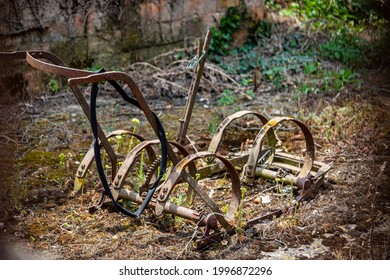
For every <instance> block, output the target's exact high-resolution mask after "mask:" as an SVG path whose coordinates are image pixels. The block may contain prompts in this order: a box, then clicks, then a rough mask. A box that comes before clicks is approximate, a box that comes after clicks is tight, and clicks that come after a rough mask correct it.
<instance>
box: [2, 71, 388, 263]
mask: <svg viewBox="0 0 390 280" xmlns="http://www.w3.org/2000/svg"><path fill="white" fill-rule="evenodd" d="M386 71H387V70H386V69H385V70H382V73H379V74H377V73H374V72H372V73H371V74H370V76H371V78H365V79H364V82H363V86H362V88H361V90H360V91H359V92H348V91H346V92H343V93H342V94H340V95H337V96H317V95H314V96H310V97H305V98H303V99H300V100H296V99H295V98H294V96H293V95H291V94H288V93H284V94H280V93H275V92H268V93H260V94H259V95H258V96H257V97H256V98H255V99H254V100H240V102H238V103H237V104H236V105H233V106H230V107H223V106H222V107H217V106H215V105H212V103H207V104H206V103H205V102H204V100H203V99H199V100H198V105H197V106H196V108H195V110H194V118H193V121H192V123H191V127H190V131H189V137H190V139H191V140H193V141H194V142H195V146H196V147H197V148H198V149H199V150H202V149H205V147H207V143H208V141H210V139H211V134H212V132H211V131H212V130H213V127H212V126H215V124H214V123H217V122H219V121H221V120H222V119H223V117H226V116H227V115H228V114H229V113H232V112H234V111H236V110H238V109H250V110H257V111H260V112H262V113H264V114H266V115H268V116H272V117H273V116H278V115H291V116H295V117H297V118H299V119H301V120H303V121H304V122H305V123H306V124H307V125H308V126H309V128H310V130H311V132H312V134H313V136H314V139H315V143H316V159H317V160H319V161H323V162H325V163H327V164H330V165H331V166H332V169H331V170H330V171H329V173H328V174H327V175H326V180H325V184H324V185H323V186H322V187H321V189H320V190H319V191H318V192H317V193H316V194H315V195H314V196H313V198H311V199H310V200H309V201H307V202H305V203H304V204H303V205H301V206H300V207H299V208H297V209H296V211H295V213H290V214H286V215H283V216H282V217H280V218H278V219H275V220H272V221H269V222H267V223H262V224H259V225H255V226H253V227H250V228H249V229H247V230H245V231H243V232H242V231H240V232H237V234H235V235H233V236H230V237H227V238H226V239H224V240H223V241H222V242H219V243H215V244H214V245H212V246H211V247H209V248H207V249H206V250H201V251H199V250H196V249H195V248H194V247H193V236H194V233H195V232H196V225H195V224H194V223H192V222H189V221H186V220H184V219H179V218H177V217H176V218H175V217H172V216H171V215H165V216H163V217H156V216H155V215H154V213H153V211H150V210H146V211H145V213H144V214H143V215H142V216H141V217H140V218H138V219H132V218H129V217H126V216H124V215H122V214H120V213H118V212H117V211H115V210H114V209H112V207H109V206H107V207H103V208H102V209H100V210H98V211H97V212H95V213H89V212H88V211H86V210H83V209H82V208H81V207H80V204H81V203H80V199H79V198H78V196H77V195H73V194H72V193H73V184H72V179H73V176H74V174H75V172H76V170H77V167H78V163H79V162H80V160H81V158H82V154H83V153H85V152H86V150H87V149H88V147H89V145H90V143H91V141H92V137H91V133H90V128H89V123H88V122H87V120H86V118H85V116H84V115H83V113H82V111H81V108H80V106H79V105H78V103H77V101H76V100H75V98H74V97H73V95H72V93H71V92H69V91H68V90H65V89H64V90H62V91H61V92H59V93H57V94H55V95H43V96H42V97H38V98H35V99H34V100H32V101H30V102H23V103H16V104H13V105H12V106H6V105H2V106H1V107H2V108H1V111H0V112H1V113H0V114H1V124H0V126H1V132H0V141H1V142H0V143H1V149H0V164H1V169H0V172H1V173H0V175H1V192H0V199H1V200H0V207H1V214H0V232H1V235H2V236H1V240H0V249H1V251H0V253H1V254H0V257H1V258H3V259H9V258H11V259H390V216H389V214H390V188H389V183H388V181H389V177H388V175H389V159H390V153H389V151H390V149H389V145H390V138H389V128H390V126H389V120H390V96H389V92H390V84H389V83H388V76H387V74H388V73H386ZM373 88H375V89H376V91H374V90H372V89H373ZM85 92H86V93H85V94H86V95H88V93H87V89H85ZM102 96H103V97H102V98H101V99H100V100H99V102H100V103H99V106H100V107H99V108H101V110H100V113H99V118H100V119H102V120H103V121H102V122H101V123H102V127H103V129H104V130H106V131H109V130H113V129H116V128H126V129H132V125H131V121H130V120H131V119H132V118H133V117H137V118H139V119H140V121H141V124H142V123H145V119H144V118H143V116H142V115H141V114H139V112H137V111H135V110H133V109H131V108H129V106H127V104H125V103H123V102H122V101H121V100H120V99H119V98H118V97H116V96H114V95H112V94H110V93H106V94H103V95H102ZM200 96H202V92H200ZM148 100H149V102H150V105H151V107H152V109H154V110H155V111H156V113H157V114H158V115H159V116H161V119H162V122H163V124H164V127H165V128H166V130H167V131H168V136H171V135H173V134H175V131H176V128H177V124H178V118H179V116H180V114H181V112H182V107H181V106H179V104H183V98H180V97H169V98H168V97H166V96H165V97H159V98H154V97H150V98H148ZM137 132H139V133H140V134H143V135H146V136H148V137H153V136H152V135H151V133H150V129H148V127H147V126H142V125H141V126H140V127H139V131H137ZM287 142H288V140H287ZM229 143H230V142H229ZM263 183H264V182H262V181H257V183H256V184H255V186H254V187H253V189H251V190H249V191H248V196H249V195H255V194H256V192H259V191H261V190H262V184H263ZM248 207H249V208H248V209H255V210H256V211H260V212H261V209H262V208H261V207H264V205H261V204H257V203H251V204H250V205H249V206H248Z"/></svg>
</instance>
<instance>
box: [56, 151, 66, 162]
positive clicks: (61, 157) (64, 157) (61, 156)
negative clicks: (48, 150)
mask: <svg viewBox="0 0 390 280" xmlns="http://www.w3.org/2000/svg"><path fill="white" fill-rule="evenodd" d="M58 158H59V160H60V165H64V164H65V161H66V155H65V154H64V153H61V154H59V156H58Z"/></svg>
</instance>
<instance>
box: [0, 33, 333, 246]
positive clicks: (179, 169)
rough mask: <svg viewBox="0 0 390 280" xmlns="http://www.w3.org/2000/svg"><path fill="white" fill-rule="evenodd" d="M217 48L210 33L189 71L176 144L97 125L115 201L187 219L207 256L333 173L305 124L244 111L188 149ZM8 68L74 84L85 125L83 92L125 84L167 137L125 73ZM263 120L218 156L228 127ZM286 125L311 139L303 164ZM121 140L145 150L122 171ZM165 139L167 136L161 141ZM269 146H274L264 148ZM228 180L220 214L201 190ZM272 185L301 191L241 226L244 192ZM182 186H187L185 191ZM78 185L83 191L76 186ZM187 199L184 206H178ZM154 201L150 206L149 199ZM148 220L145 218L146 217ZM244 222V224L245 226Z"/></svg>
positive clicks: (42, 63) (56, 63)
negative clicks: (264, 182)
mask: <svg viewBox="0 0 390 280" xmlns="http://www.w3.org/2000/svg"><path fill="white" fill-rule="evenodd" d="M210 41H211V32H210V31H209V32H208V33H207V35H206V38H205V41H204V44H203V46H202V44H201V40H200V39H199V40H198V53H197V55H196V57H195V58H194V59H193V60H191V62H190V66H191V67H192V68H195V73H194V78H193V79H192V82H191V85H190V87H189V92H188V99H187V104H186V106H185V108H184V112H183V117H182V118H181V119H180V123H179V130H178V134H177V137H176V138H175V141H166V143H161V141H163V140H161V137H159V139H157V140H145V138H144V137H142V136H141V135H138V134H136V133H133V132H130V131H127V130H118V131H114V132H111V133H110V134H107V135H106V134H105V133H104V132H103V130H102V129H101V128H100V126H99V125H98V124H97V135H98V138H99V143H98V145H99V147H100V149H104V151H105V152H106V154H107V155H108V159H109V162H110V170H111V176H110V178H109V179H108V181H109V182H108V183H109V193H111V194H110V197H111V198H113V199H115V201H121V202H122V203H123V201H130V202H132V203H134V204H139V205H143V204H146V206H147V207H148V208H151V209H154V212H155V214H156V215H157V216H160V215H164V213H165V214H167V213H169V214H172V215H175V216H179V217H182V218H185V219H187V220H189V221H192V222H194V223H196V225H197V228H199V229H200V230H201V233H200V234H199V235H198V236H197V239H196V244H197V248H198V249H200V248H204V247H206V246H208V245H209V244H211V243H213V242H218V241H220V240H222V239H223V238H224V237H225V236H228V235H232V234H235V233H236V232H237V231H236V228H237V227H238V226H239V227H240V228H241V229H245V228H248V227H251V226H253V225H254V224H257V223H261V222H263V221H265V220H270V219H274V218H276V217H279V216H281V215H283V214H284V213H286V212H288V211H290V210H292V209H294V208H296V207H297V205H299V204H300V203H302V202H303V201H304V200H307V199H308V198H309V197H310V196H312V195H313V194H314V193H315V192H316V191H317V190H318V189H319V188H320V187H321V186H322V185H323V183H324V176H325V174H326V173H327V172H328V171H329V169H330V166H329V165H327V164H325V163H322V162H318V161H316V160H315V147H314V141H313V137H312V135H311V133H310V130H309V129H308V127H307V126H306V125H305V124H304V123H303V122H301V121H300V120H297V119H294V118H290V117H276V118H272V119H268V118H267V117H265V116H263V115H262V114H260V113H258V112H254V111H249V110H245V111H239V112H236V113H234V114H232V115H230V116H228V117H226V118H225V119H224V120H223V121H222V122H221V124H220V125H219V126H218V127H217V130H216V133H215V135H214V137H213V138H212V140H211V142H210V145H209V147H208V149H207V151H202V152H196V153H191V152H190V151H189V150H188V149H187V148H186V147H185V145H184V144H185V141H186V137H187V129H188V126H189V123H190V120H191V116H192V109H193V107H194V104H195V97H196V93H197V90H198V86H199V82H200V80H201V78H202V73H203V68H204V65H205V62H206V56H207V52H208V48H209V45H210ZM0 58H1V61H7V60H10V59H25V60H26V61H27V63H28V64H30V65H31V66H33V67H34V68H36V69H39V70H41V71H44V72H47V73H52V74H56V75H59V76H63V77H65V78H67V79H68V84H69V86H70V87H71V88H72V90H73V93H74V95H75V97H76V99H77V101H78V102H79V104H80V106H81V107H82V109H83V111H84V113H85V115H86V117H87V118H88V119H89V120H91V115H90V107H89V104H88V102H87V101H86V99H85V98H84V96H83V95H82V94H81V91H80V90H79V89H78V87H77V86H78V85H79V84H93V83H95V84H96V83H99V82H103V81H113V80H119V81H121V82H124V83H126V84H127V85H128V86H129V88H130V89H131V91H132V93H133V94H134V95H135V97H136V100H137V104H138V107H139V108H140V109H141V110H142V111H143V113H144V114H145V116H146V118H147V120H148V122H149V123H150V125H151V127H152V128H153V130H154V131H155V132H156V134H157V135H158V133H160V134H161V129H162V128H161V127H159V121H157V119H156V118H157V116H156V115H155V114H154V113H153V112H152V110H151V109H150V108H149V106H148V104H147V102H146V100H145V99H144V97H143V95H142V93H141V92H140V90H139V89H138V86H137V85H136V83H135V82H134V81H133V79H132V78H131V77H130V76H129V75H128V74H126V73H123V72H104V73H95V72H92V71H86V70H80V69H75V68H69V67H67V66H66V65H65V63H64V62H63V61H62V60H61V59H60V58H59V57H58V56H56V55H54V54H52V53H50V52H47V51H17V52H8V53H6V52H0ZM250 115H251V116H254V117H256V118H258V119H259V120H260V121H261V123H262V127H259V130H258V134H257V136H256V138H255V139H254V141H253V144H252V147H251V148H250V149H249V151H246V152H241V153H238V154H235V155H231V156H229V157H227V156H222V155H221V154H220V153H219V152H218V150H219V147H220V145H221V142H222V140H223V138H224V136H225V134H226V129H227V127H228V126H229V125H230V124H231V123H232V122H233V121H235V120H238V119H241V118H244V117H246V116H250ZM282 123H290V124H293V125H295V126H297V127H298V128H299V130H300V131H301V133H302V134H303V136H304V139H305V153H304V156H303V157H299V156H295V155H292V154H289V153H286V152H284V151H282V150H281V149H280V148H279V142H280V141H279V138H278V136H277V134H276V129H275V128H276V127H277V126H278V125H280V124H282ZM122 135H129V136H130V137H133V138H134V139H136V140H137V141H138V142H139V143H138V144H137V145H135V146H134V147H132V148H131V150H130V151H128V154H127V156H126V158H125V159H124V160H123V161H122V162H121V165H120V166H119V169H118V168H117V167H118V161H119V159H118V155H117V153H116V152H115V150H114V149H113V147H112V146H111V145H110V139H111V138H115V137H118V136H122ZM160 136H161V135H160ZM265 141H267V143H268V146H267V147H266V148H264V147H263V145H264V142H265ZM159 144H165V145H166V147H167V151H166V153H167V155H168V160H169V161H170V162H171V163H172V166H171V167H170V168H169V169H168V172H167V173H166V174H165V175H164V176H165V178H163V179H162V180H161V182H160V183H159V184H158V186H157V187H156V188H155V189H153V190H152V191H151V185H152V183H151V182H152V181H155V178H156V177H157V176H158V174H157V173H158V170H159V169H160V166H159V164H160V163H161V160H162V156H163V154H161V155H158V154H157V152H156V146H158V145H159ZM143 153H145V154H146V155H147V157H148V161H149V163H150V164H149V170H148V171H147V172H146V176H145V179H144V181H143V183H142V184H140V185H135V184H134V183H132V184H130V185H129V180H127V179H128V177H129V176H133V175H132V174H133V173H131V172H130V170H131V169H132V168H135V166H139V165H140V164H141V165H142V163H141V162H140V161H141V160H142V158H143V156H141V155H142V154H143ZM94 160H97V159H96V157H95V151H94V147H93V145H91V148H90V149H89V151H88V152H87V153H86V155H85V156H84V159H83V160H82V161H81V163H80V166H79V168H78V170H77V172H76V178H75V184H76V185H75V190H77V189H78V188H80V184H82V182H83V180H84V179H85V178H86V176H87V174H88V172H89V170H91V166H92V162H93V161H94ZM199 160H202V161H203V162H205V163H206V164H204V165H203V166H202V167H197V165H196V162H197V161H199ZM221 172H226V173H227V174H228V175H229V176H228V178H229V181H230V192H229V194H228V197H225V198H224V201H225V204H224V205H225V206H226V207H225V208H226V209H221V208H222V207H221V205H220V203H219V202H215V201H214V200H213V198H212V197H213V196H212V192H210V193H207V192H206V191H205V190H204V189H203V188H202V187H201V186H200V181H201V180H202V179H205V178H208V180H210V178H213V177H212V176H214V175H216V174H219V173H221ZM259 177H260V178H264V179H268V180H274V181H277V180H281V181H283V182H286V184H288V185H289V186H293V187H294V193H293V199H292V200H291V201H289V203H287V205H284V206H283V207H280V208H279V209H274V210H273V211H269V212H267V213H263V214H261V215H259V216H258V217H255V218H251V219H250V220H247V221H242V220H240V221H238V220H237V219H239V217H238V212H239V211H240V207H241V204H242V199H243V194H242V187H243V186H245V188H251V186H252V185H253V184H256V178H259ZM183 182H185V183H187V184H184V185H185V187H183V184H182V183H183ZM77 184H78V185H77ZM95 192H96V194H97V197H98V198H97V199H96V200H95V203H93V204H92V205H90V210H96V209H98V208H99V207H101V206H102V204H103V203H104V202H109V201H110V199H107V195H108V193H107V190H104V189H103V188H102V184H101V183H100V184H97V186H96V190H95ZM174 192H175V193H176V194H175V197H176V198H177V197H178V195H177V193H179V194H180V195H179V197H184V198H185V199H184V198H183V199H181V201H178V199H173V198H172V193H174ZM148 195H149V196H150V197H149V200H148V201H147V203H145V199H146V197H147V196H148ZM140 213H142V210H141V211H140ZM240 219H241V218H240Z"/></svg>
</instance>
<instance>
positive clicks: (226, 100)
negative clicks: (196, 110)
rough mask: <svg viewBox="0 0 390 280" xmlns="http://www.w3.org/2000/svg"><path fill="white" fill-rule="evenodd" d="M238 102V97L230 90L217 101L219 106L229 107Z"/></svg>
mask: <svg viewBox="0 0 390 280" xmlns="http://www.w3.org/2000/svg"><path fill="white" fill-rule="evenodd" d="M236 101H237V97H236V96H235V95H234V92H233V91H232V90H230V89H225V90H224V91H223V92H222V94H221V97H220V98H219V99H218V100H217V105H219V106H229V105H233V104H234V103H235V102H236Z"/></svg>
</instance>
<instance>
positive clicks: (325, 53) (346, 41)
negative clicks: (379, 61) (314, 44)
mask: <svg viewBox="0 0 390 280" xmlns="http://www.w3.org/2000/svg"><path fill="white" fill-rule="evenodd" d="M370 49H371V47H370V45H369V43H368V42H367V41H365V40H363V39H361V38H359V37H357V36H355V35H353V34H351V33H348V32H347V31H346V30H345V29H342V31H340V32H339V33H337V36H336V37H334V38H333V39H331V40H329V41H327V42H325V43H323V44H320V45H319V52H320V55H321V56H322V57H323V58H327V59H332V60H335V61H340V62H341V63H343V64H345V65H347V66H350V67H355V68H359V67H362V66H364V65H367V64H368V63H370V61H371V60H372V59H373V57H372V55H371V52H370Z"/></svg>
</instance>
